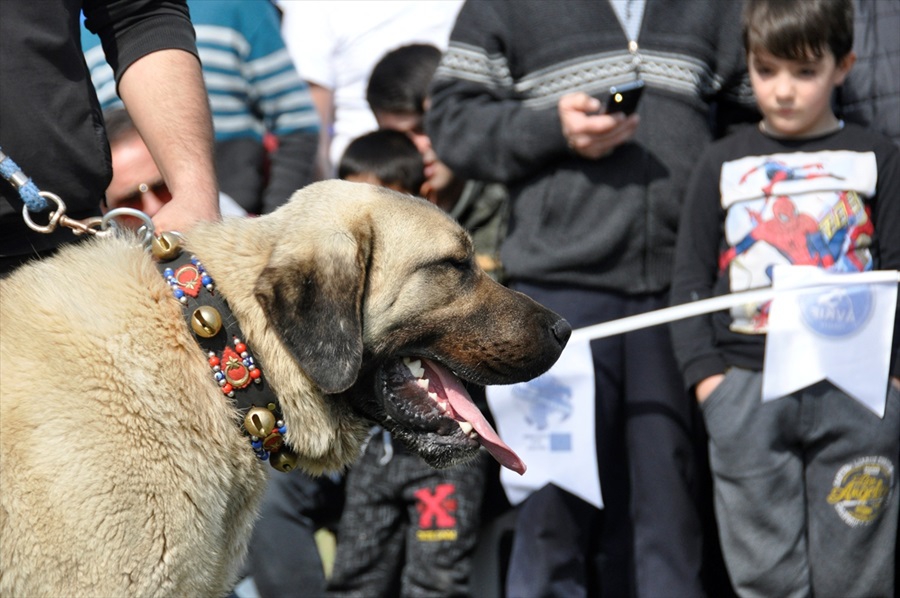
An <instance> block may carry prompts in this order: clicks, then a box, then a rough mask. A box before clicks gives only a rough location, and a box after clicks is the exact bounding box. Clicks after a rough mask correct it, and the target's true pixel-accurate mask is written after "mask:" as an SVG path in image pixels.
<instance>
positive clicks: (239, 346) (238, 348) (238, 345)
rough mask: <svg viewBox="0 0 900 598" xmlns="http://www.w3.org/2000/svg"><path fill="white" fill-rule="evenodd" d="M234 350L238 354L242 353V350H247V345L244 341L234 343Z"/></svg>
mask: <svg viewBox="0 0 900 598" xmlns="http://www.w3.org/2000/svg"><path fill="white" fill-rule="evenodd" d="M234 350H235V351H237V354H238V355H240V354H241V353H243V352H244V351H246V350H247V345H245V344H244V343H235V344H234Z"/></svg>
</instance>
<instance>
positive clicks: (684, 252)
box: [670, 145, 726, 389]
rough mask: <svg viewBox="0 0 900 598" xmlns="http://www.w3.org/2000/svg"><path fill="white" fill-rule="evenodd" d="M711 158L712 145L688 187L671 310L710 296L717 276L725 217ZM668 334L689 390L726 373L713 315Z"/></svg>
mask: <svg viewBox="0 0 900 598" xmlns="http://www.w3.org/2000/svg"><path fill="white" fill-rule="evenodd" d="M714 156H715V145H714V146H712V147H711V148H710V149H708V150H707V151H706V152H705V153H704V154H703V157H702V158H701V160H700V162H699V163H698V167H697V168H695V169H694V171H693V174H692V176H691V179H690V182H689V184H688V187H687V195H686V197H685V201H684V207H683V208H682V212H681V221H680V225H679V229H678V241H677V243H676V247H675V269H674V273H673V278H672V291H671V301H672V304H673V305H678V304H682V303H688V302H691V301H697V300H700V299H706V298H709V297H712V296H713V291H714V288H715V285H716V281H717V279H718V276H719V250H720V247H721V239H722V227H723V216H724V214H723V210H722V208H721V202H720V200H719V174H720V169H721V163H720V162H719V161H718V160H716V159H715V157H714ZM670 329H671V332H672V343H673V346H674V350H675V357H676V359H677V361H678V365H679V367H680V368H681V371H682V373H683V375H684V379H685V385H686V386H687V388H689V389H690V388H693V387H694V386H695V385H696V384H697V383H698V382H700V381H701V380H703V379H704V378H708V377H709V376H712V375H714V374H721V373H723V372H724V371H725V368H726V363H725V359H724V357H723V356H722V354H721V353H720V352H719V351H718V350H717V349H716V347H715V342H714V341H715V334H714V331H713V323H712V315H711V314H706V315H702V316H695V317H692V318H687V319H684V320H678V321H675V322H672V323H671V324H670Z"/></svg>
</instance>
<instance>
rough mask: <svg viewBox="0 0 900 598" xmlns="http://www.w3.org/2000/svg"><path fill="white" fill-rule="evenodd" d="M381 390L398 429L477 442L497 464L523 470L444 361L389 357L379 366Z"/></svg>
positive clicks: (516, 458)
mask: <svg viewBox="0 0 900 598" xmlns="http://www.w3.org/2000/svg"><path fill="white" fill-rule="evenodd" d="M382 390H383V398H384V399H385V400H384V409H385V412H386V414H387V415H388V417H390V418H391V419H393V420H395V422H396V423H398V424H400V425H401V426H402V427H403V428H406V429H409V430H411V431H414V432H416V433H419V434H421V433H425V434H436V435H438V436H440V437H442V438H443V439H445V440H448V441H450V440H453V441H456V442H457V443H459V442H464V443H469V444H471V445H472V446H473V447H477V444H476V443H480V444H481V445H482V446H483V447H484V448H485V449H487V451H488V452H489V453H490V454H491V455H492V456H493V457H494V458H495V459H496V460H497V461H498V462H499V463H500V464H501V465H503V466H504V467H507V468H509V469H511V470H513V471H515V472H517V473H519V474H523V473H525V464H524V463H523V462H522V460H521V459H520V458H519V456H518V455H517V454H516V453H515V452H514V451H513V450H512V449H511V448H509V446H507V445H506V444H505V443H504V442H503V441H502V440H500V437H499V436H498V435H497V432H496V431H494V428H493V427H491V425H490V423H488V421H487V419H485V417H484V415H483V414H482V413H481V411H480V410H479V409H478V407H476V406H475V403H474V402H473V401H472V398H471V397H470V396H469V393H468V392H467V391H466V389H465V388H464V387H463V385H462V383H461V382H460V380H459V379H458V378H457V377H456V375H454V374H453V373H452V372H450V370H448V369H447V368H445V367H444V366H442V365H440V364H438V363H436V362H434V361H431V360H428V359H424V358H409V357H405V358H403V359H402V360H401V361H395V362H392V363H390V364H388V365H386V366H385V367H384V369H383V370H382ZM423 456H425V455H423ZM425 457H426V459H427V456H425Z"/></svg>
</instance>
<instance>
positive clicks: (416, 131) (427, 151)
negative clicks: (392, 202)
mask: <svg viewBox="0 0 900 598" xmlns="http://www.w3.org/2000/svg"><path fill="white" fill-rule="evenodd" d="M375 120H376V121H377V122H378V127H379V128H381V129H393V130H394V131H400V132H401V133H406V135H407V136H408V137H409V138H410V139H411V140H412V142H413V143H415V144H416V148H418V150H419V153H420V154H422V161H423V162H424V163H425V184H424V185H422V189H421V190H419V191H417V193H420V194H421V195H422V196H423V197H425V198H428V199H431V197H430V194H432V193H438V192H440V191H442V190H443V189H445V188H447V187H448V186H449V185H450V183H452V182H453V172H452V171H451V170H450V169H449V168H447V165H446V164H444V163H443V162H441V161H440V160H438V159H437V154H436V153H435V152H434V148H432V147H431V139H429V138H428V135H426V134H425V131H424V129H423V126H422V116H421V115H419V114H415V113H404V112H382V111H376V112H375Z"/></svg>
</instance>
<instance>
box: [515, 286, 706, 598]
mask: <svg viewBox="0 0 900 598" xmlns="http://www.w3.org/2000/svg"><path fill="white" fill-rule="evenodd" d="M511 286H512V287H513V288H515V289H517V290H519V291H522V292H524V293H525V294H527V295H529V296H531V297H532V298H534V299H535V300H537V301H538V302H540V303H542V304H544V305H546V306H547V307H549V308H550V309H553V310H555V311H556V312H557V313H559V314H560V315H562V316H563V317H565V318H566V319H568V320H569V322H570V323H571V324H572V326H573V328H579V327H583V326H587V325H590V324H596V323H599V322H604V321H608V320H614V319H618V318H621V317H625V316H630V315H634V314H638V313H643V312H647V311H652V310H654V309H659V308H662V307H665V306H666V305H667V297H666V296H665V295H664V294H660V295H645V296H636V297H634V296H623V295H618V294H614V293H609V292H602V291H595V290H588V289H575V288H568V287H557V288H551V287H544V286H536V285H531V284H513V285H511ZM591 349H592V352H593V360H594V370H595V376H596V398H595V400H596V434H597V457H598V468H599V472H598V473H599V476H600V484H601V491H602V494H603V501H604V509H603V511H602V512H601V511H599V510H597V509H595V508H594V507H592V506H591V505H589V504H588V503H585V502H584V501H582V500H580V499H578V498H577V497H575V496H572V495H571V494H568V493H566V492H564V491H563V490H560V489H559V488H556V487H555V486H548V487H545V488H544V489H542V490H539V491H537V492H535V493H534V494H532V495H531V496H530V497H529V498H528V499H526V500H525V501H524V502H523V503H522V504H521V505H520V507H519V515H518V519H517V525H516V530H515V536H514V539H513V549H512V554H511V562H510V569H509V574H508V577H507V594H508V596H512V597H515V598H527V597H532V596H533V597H538V596H554V597H560V596H565V597H587V596H591V597H594V596H603V597H604V598H608V597H611V596H623V597H631V596H636V597H638V598H657V597H660V596H665V597H667V598H677V597H682V596H691V597H693V596H704V595H705V590H704V587H703V583H702V581H701V567H702V565H703V561H704V554H703V553H704V545H703V540H704V525H703V520H702V517H701V510H703V505H704V502H705V501H706V502H708V499H706V498H705V497H704V493H705V492H706V493H708V492H709V485H708V481H706V480H705V479H704V476H703V475H702V474H703V463H704V462H705V461H704V460H705V444H704V437H703V431H702V424H701V423H700V422H701V420H700V418H699V417H698V410H697V408H696V406H695V404H694V401H693V400H692V399H689V397H688V396H687V393H686V392H685V391H684V389H683V384H682V380H681V376H680V374H679V371H678V368H677V365H676V363H675V359H674V356H673V353H672V348H671V342H670V337H669V331H668V328H667V327H665V326H657V327H653V328H647V329H643V330H638V331H635V332H631V333H627V334H624V335H618V336H613V337H610V338H606V339H599V340H595V341H592V343H591ZM588 474H589V472H586V475H588ZM704 482H705V483H704Z"/></svg>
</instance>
